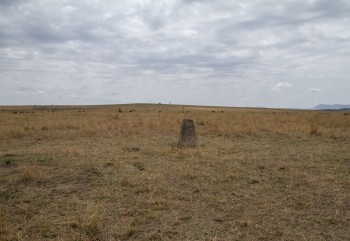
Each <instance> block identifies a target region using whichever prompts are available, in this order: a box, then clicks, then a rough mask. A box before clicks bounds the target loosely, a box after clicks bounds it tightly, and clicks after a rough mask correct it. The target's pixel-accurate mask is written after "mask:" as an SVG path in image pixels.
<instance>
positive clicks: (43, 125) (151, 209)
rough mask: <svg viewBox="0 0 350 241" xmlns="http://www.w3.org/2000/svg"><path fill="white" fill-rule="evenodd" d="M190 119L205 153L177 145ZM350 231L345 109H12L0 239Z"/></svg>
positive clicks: (1, 128)
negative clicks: (181, 129) (329, 110)
mask: <svg viewBox="0 0 350 241" xmlns="http://www.w3.org/2000/svg"><path fill="white" fill-rule="evenodd" d="M119 108H120V110H121V112H119ZM183 118H192V119H193V120H194V122H195V125H196V130H197V138H198V143H199V146H198V147H197V148H195V149H178V148H177V141H178V135H179V131H180V124H181V121H182V119H183ZM349 227H350V117H349V116H348V115H344V113H343V112H317V111H294V110H274V109H241V108H220V107H196V106H184V107H183V106H175V105H113V106H90V107H82V106H80V107H64V106H61V107H59V106H53V107H40V106H39V107H36V108H34V107H1V111H0V240H76V241H78V240H350V228H349Z"/></svg>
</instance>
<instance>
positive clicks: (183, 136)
mask: <svg viewBox="0 0 350 241" xmlns="http://www.w3.org/2000/svg"><path fill="white" fill-rule="evenodd" d="M177 146H178V147H196V146H197V137H196V129H195V128H194V123H193V120H191V119H184V120H183V121H182V124H181V130H180V138H179V142H178V144H177Z"/></svg>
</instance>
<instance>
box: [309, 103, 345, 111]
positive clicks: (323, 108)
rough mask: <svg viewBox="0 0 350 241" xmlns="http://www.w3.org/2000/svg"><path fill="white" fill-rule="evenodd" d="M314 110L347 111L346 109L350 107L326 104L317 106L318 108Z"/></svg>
mask: <svg viewBox="0 0 350 241" xmlns="http://www.w3.org/2000/svg"><path fill="white" fill-rule="evenodd" d="M312 109H313V110H346V109H350V105H339V104H335V105H325V104H321V105H317V106H315V107H313V108H312Z"/></svg>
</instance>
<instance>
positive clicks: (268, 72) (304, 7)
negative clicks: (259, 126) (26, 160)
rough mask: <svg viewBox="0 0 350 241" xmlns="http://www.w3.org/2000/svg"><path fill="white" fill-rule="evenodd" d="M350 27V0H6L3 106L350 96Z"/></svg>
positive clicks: (310, 101)
mask: <svg viewBox="0 0 350 241" xmlns="http://www.w3.org/2000/svg"><path fill="white" fill-rule="evenodd" d="M348 26H350V2H349V1H347V0H343V1H342V0H334V1H327V0H313V1H311V0H310V1H301V0H300V1H297V0H295V1H277V0H268V1H266V0H264V1H262V0H253V1H224V0H218V1H196V0H164V1H161V0H160V1H151V0H142V1H126V0H125V1H111V0H110V1H109V0H106V1H99V0H86V1H73V2H72V1H68V0H65V1H62V0H61V1H57V0H45V1H43V0H36V1H24V0H15V1H14V0H12V1H1V2H0V87H1V89H0V104H102V103H130V102H132V103H134V102H154V103H158V102H166V103H167V102H172V103H184V104H206V105H226V106H268V107H301V108H303V107H310V106H313V105H316V104H319V103H350V97H349V96H350V95H349V94H348V93H347V92H348V91H346V90H349V89H350V81H349V80H348V77H347V76H348V75H349V70H348V66H350V58H349V56H350V41H349V40H350V29H349V27H348ZM320 92H322V95H320Z"/></svg>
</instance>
